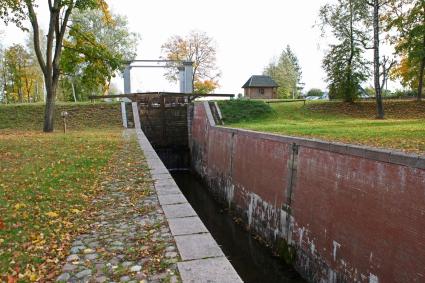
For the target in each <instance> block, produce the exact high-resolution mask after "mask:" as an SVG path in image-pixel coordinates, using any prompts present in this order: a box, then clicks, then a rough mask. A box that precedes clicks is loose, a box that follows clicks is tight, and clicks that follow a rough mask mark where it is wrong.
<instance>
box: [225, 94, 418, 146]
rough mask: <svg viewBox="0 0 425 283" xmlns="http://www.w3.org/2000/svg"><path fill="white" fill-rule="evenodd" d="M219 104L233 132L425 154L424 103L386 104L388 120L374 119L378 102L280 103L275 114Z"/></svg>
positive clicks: (390, 102)
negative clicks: (259, 133)
mask: <svg viewBox="0 0 425 283" xmlns="http://www.w3.org/2000/svg"><path fill="white" fill-rule="evenodd" d="M231 103H232V102H230V104H231ZM233 103H235V102H233ZM254 103H255V102H254ZM258 103H259V102H257V104H258ZM220 104H221V105H220V106H221V108H222V112H223V115H224V117H225V122H226V126H229V127H236V128H244V129H249V130H254V131H262V132H270V133H277V134H283V135H290V136H302V137H314V138H320V139H323V140H329V141H339V142H345V143H351V144H363V145H369V146H375V147H380V148H393V149H397V150H402V151H407V152H416V153H420V154H424V153H425V103H424V102H421V103H419V102H416V101H386V102H385V103H384V107H385V110H386V119H385V120H376V119H375V118H374V117H375V103H374V102H357V103H355V104H349V103H342V102H307V104H306V106H304V105H303V103H298V102H297V103H278V104H271V105H270V107H271V108H272V109H271V111H270V110H266V109H265V107H264V105H263V106H262V107H260V106H258V105H257V106H255V107H251V106H250V105H240V106H239V107H238V105H237V104H234V105H228V104H229V102H221V103H220ZM226 104H227V105H226ZM251 108H256V109H257V111H254V112H253V113H250V112H251V111H250V109H251ZM259 108H264V109H263V110H261V111H258V109H259Z"/></svg>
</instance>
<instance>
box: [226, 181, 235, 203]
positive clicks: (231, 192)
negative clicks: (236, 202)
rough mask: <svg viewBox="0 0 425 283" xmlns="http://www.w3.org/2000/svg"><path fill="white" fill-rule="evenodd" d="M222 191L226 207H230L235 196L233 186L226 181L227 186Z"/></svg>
mask: <svg viewBox="0 0 425 283" xmlns="http://www.w3.org/2000/svg"><path fill="white" fill-rule="evenodd" d="M224 190H225V192H226V200H227V205H228V207H230V206H231V204H232V202H233V198H234V196H235V185H233V184H232V183H231V182H230V180H228V182H227V186H226V187H225V188H224Z"/></svg>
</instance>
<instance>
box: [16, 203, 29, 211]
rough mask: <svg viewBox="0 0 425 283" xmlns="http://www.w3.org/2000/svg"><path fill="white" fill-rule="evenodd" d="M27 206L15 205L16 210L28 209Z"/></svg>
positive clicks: (22, 204)
mask: <svg viewBox="0 0 425 283" xmlns="http://www.w3.org/2000/svg"><path fill="white" fill-rule="evenodd" d="M26 207H27V205H26V204H25V203H17V204H15V210H20V209H21V208H26Z"/></svg>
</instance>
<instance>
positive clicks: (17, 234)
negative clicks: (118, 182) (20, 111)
mask: <svg viewBox="0 0 425 283" xmlns="http://www.w3.org/2000/svg"><path fill="white" fill-rule="evenodd" d="M2 135H3V136H2ZM120 140H121V133H120V132H118V131H113V132H111V131H102V130H97V131H91V132H89V131H87V132H79V133H78V134H73V133H70V134H69V135H67V136H66V137H64V136H63V135H61V134H52V135H44V134H41V133H28V132H22V133H21V132H10V133H8V134H6V135H4V133H3V132H2V131H1V130H0V160H1V162H0V215H1V218H0V245H1V249H0V282H35V281H38V282H41V281H44V282H45V281H49V282H50V281H54V280H50V279H52V278H55V276H57V273H58V272H59V269H60V264H59V262H60V261H61V260H63V259H64V258H65V257H66V252H67V251H68V249H69V245H70V241H71V239H72V237H73V235H75V234H79V233H82V232H85V230H86V229H87V226H86V225H85V224H84V220H85V219H87V217H88V214H90V211H89V213H86V212H85V210H84V209H83V208H84V207H85V206H87V205H88V204H89V203H90V201H91V200H92V199H93V198H94V197H95V196H96V195H97V194H98V193H99V186H98V185H97V179H98V178H101V172H102V171H103V170H104V168H105V166H106V165H107V162H108V161H109V160H110V157H111V155H112V154H113V153H114V152H116V151H117V150H119V142H120ZM4 157H5V158H4ZM48 278H50V279H48Z"/></svg>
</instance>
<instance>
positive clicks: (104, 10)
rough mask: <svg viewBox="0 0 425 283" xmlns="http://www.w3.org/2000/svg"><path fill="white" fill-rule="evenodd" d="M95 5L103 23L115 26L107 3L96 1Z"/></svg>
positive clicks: (102, 0)
mask: <svg viewBox="0 0 425 283" xmlns="http://www.w3.org/2000/svg"><path fill="white" fill-rule="evenodd" d="M97 5H98V6H99V9H100V10H101V11H102V13H103V22H104V23H105V24H108V25H115V21H114V20H113V19H112V15H111V12H110V11H109V6H108V3H106V2H105V1H104V0H97Z"/></svg>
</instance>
